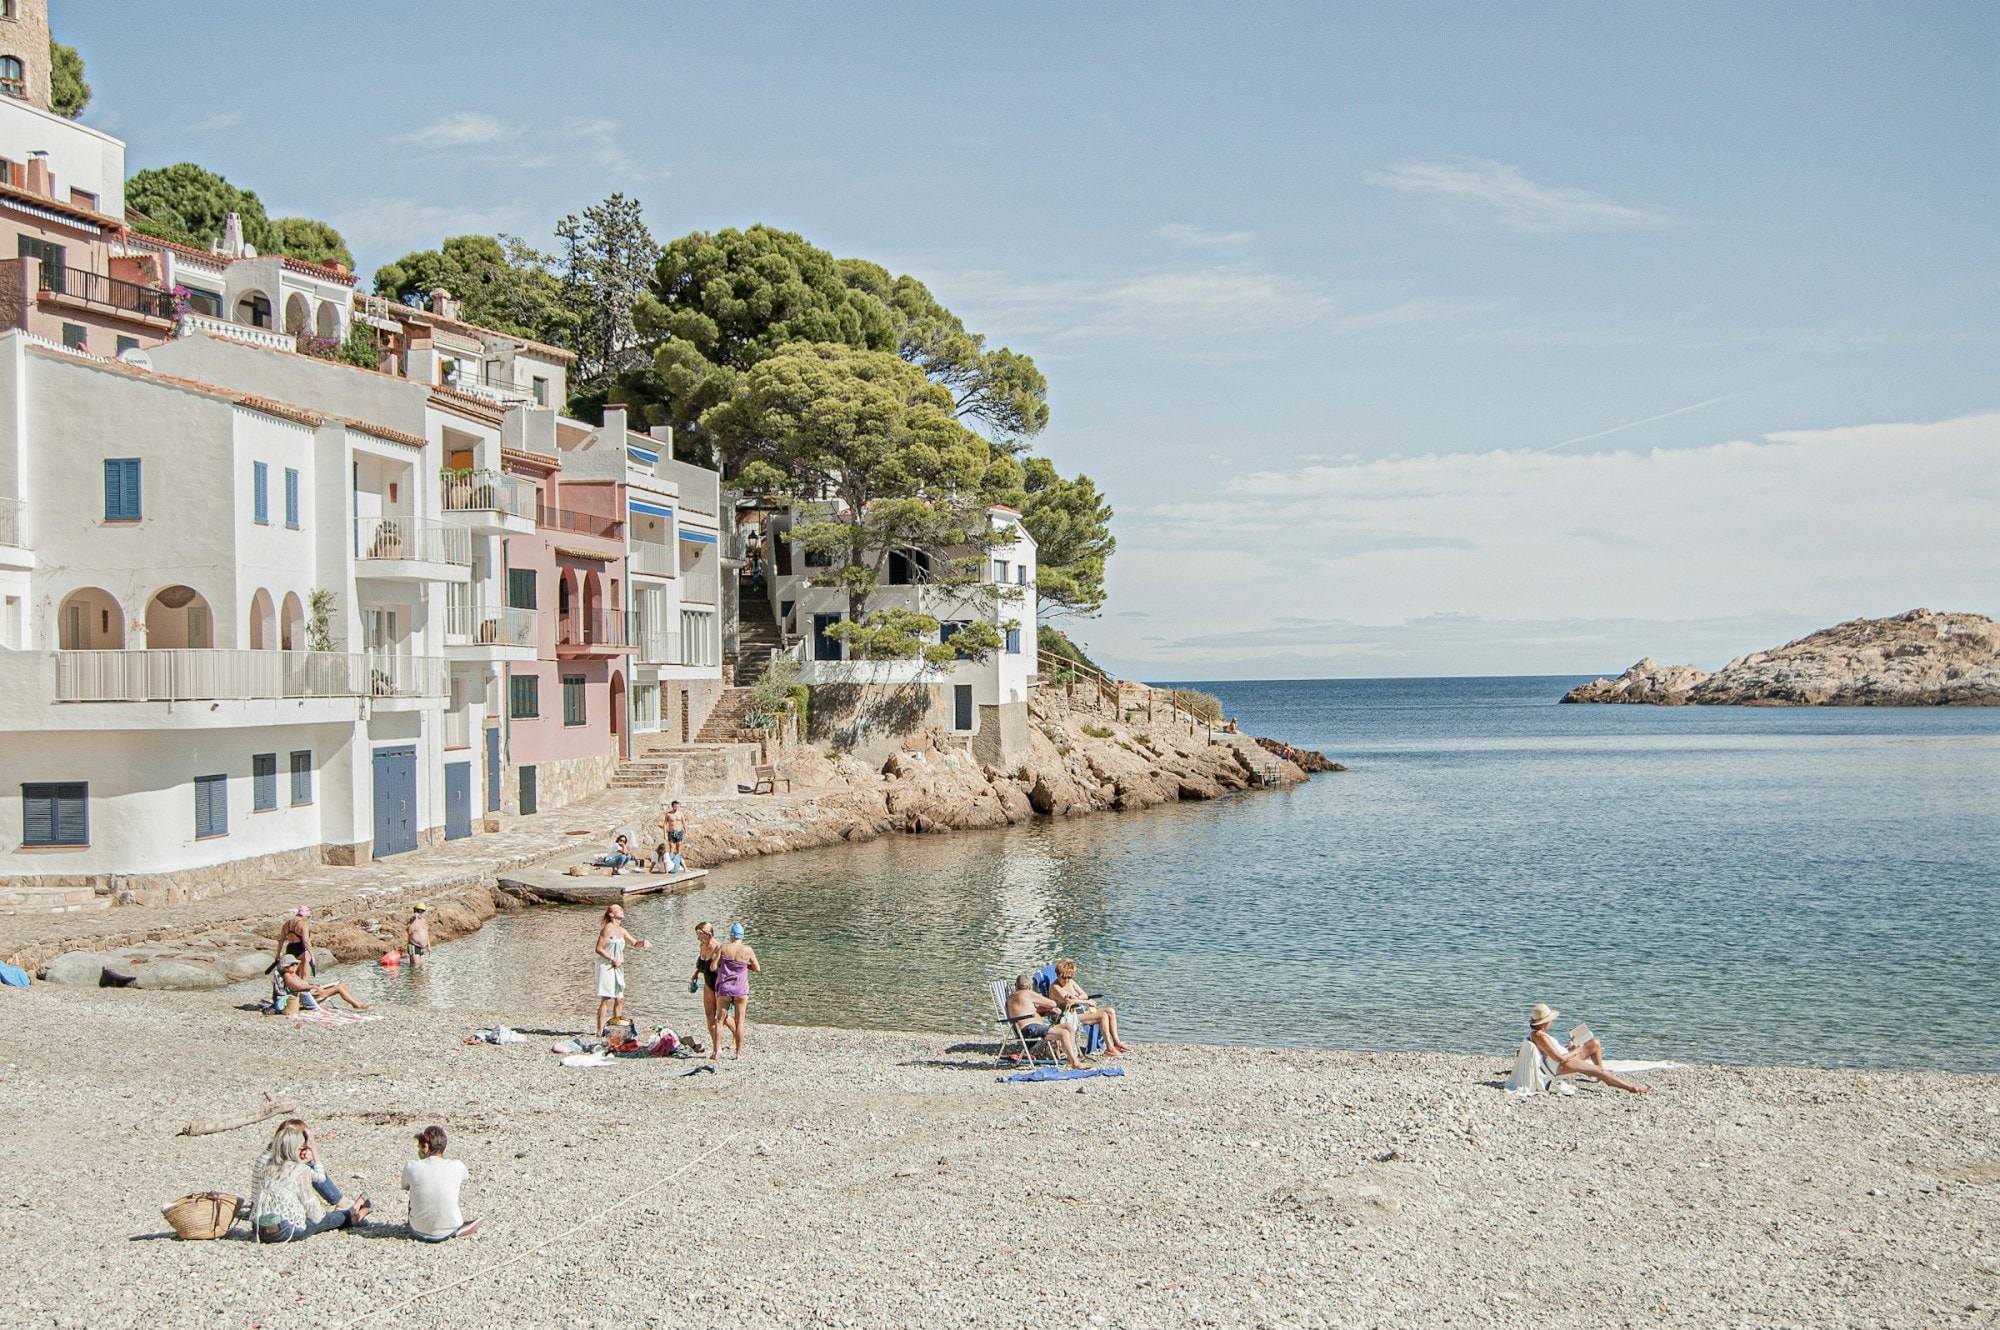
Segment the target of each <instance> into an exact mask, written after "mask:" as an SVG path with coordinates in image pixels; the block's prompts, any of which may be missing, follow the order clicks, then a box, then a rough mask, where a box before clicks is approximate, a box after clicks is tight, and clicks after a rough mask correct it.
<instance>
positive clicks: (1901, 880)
mask: <svg viewBox="0 0 2000 1330" xmlns="http://www.w3.org/2000/svg"><path fill="white" fill-rule="evenodd" d="M1580 681H1581V680H1580V679H1577V678H1569V677H1534V678H1519V677H1516V678H1488V679H1334V680H1285V681H1268V682H1266V681H1259V682H1242V681H1227V680H1223V681H1214V682H1208V683H1201V684H1197V685H1195V686H1197V687H1200V688H1202V689H1204V690H1206V691H1208V692H1211V693H1214V694H1216V695H1217V696H1219V697H1220V698H1221V699H1222V702H1223V705H1224V707H1225V709H1226V711H1227V713H1228V714H1229V715H1231V716H1233V717H1235V718H1236V719H1237V721H1238V722H1239V723H1240V725H1241V726H1242V727H1243V728H1244V729H1246V730H1249V731H1251V732H1252V733H1257V734H1265V735H1270V736H1274V737H1277V738H1281V739H1283V740H1285V741H1287V742H1289V743H1293V744H1297V745H1299V746H1301V747H1307V748H1314V749H1318V750H1321V751H1323V752H1325V753H1326V754H1327V755H1328V756H1329V757H1331V758H1334V759H1335V760H1337V761H1339V762H1341V763H1343V764H1345V765H1346V767H1347V770H1346V771H1343V772H1337V773H1330V774H1325V775H1320V776H1315V777H1314V778H1313V779H1312V780H1311V781H1310V782H1309V783H1307V784H1305V785H1301V786H1299V787H1297V788H1294V789H1291V790H1287V791H1282V792H1258V793H1251V794H1246V795H1239V796H1235V797H1229V798H1224V799H1218V800H1215V801H1212V802H1208V803H1199V804H1180V805H1175V806H1170V807H1167V808H1162V809H1155V810H1152V811H1148V812H1142V813H1131V814H1119V815H1113V814H1106V815H1101V816H1095V817H1086V818H1080V819H1074V820H1070V821H1065V822H1051V821H1048V820H1045V819H1038V820H1037V821H1035V822H1034V823H1032V824H1029V825H1025V826H1019V827H1013V828H1008V829H1005V830H1000V831H990V832H968V833H960V834H953V835H944V836H900V837H895V838H892V839H886V840H880V841H874V842H869V843H865V844H860V845H853V846H842V847H837V848H832V849H826V850H816V851H810V852H805V853H800V854H793V855H786V856H779V857H775V858H768V859H760V860H755V861H751V862H748V863H739V864H732V865H727V866H724V867H722V868H719V869H717V870H716V871H715V872H714V873H713V874H712V875H711V876H710V878H709V879H708V881H707V884H706V886H705V887H704V888H703V889H701V890H698V891H695V892H692V893H690V894H688V895H686V896H681V897H672V898H665V899H648V900H642V901H638V902H636V903H635V904H634V905H633V906H632V907H631V909H630V911H629V920H628V922H629V924H630V926H631V928H632V930H633V931H634V932H635V933H636V934H638V935H639V936H642V937H649V938H651V939H654V940H655V942H656V945H655V947H654V948H653V949H652V950H650V951H645V952H636V953H633V954H632V960H631V963H630V971H629V972H630V983H631V1007H632V1010H633V1012H634V1014H635V1015H636V1016H638V1017H639V1018H640V1019H641V1020H642V1021H643V1022H646V1023H665V1024H669V1025H674V1026H677V1027H680V1028H687V1027H692V1026H697V1025H698V1011H699V1008H698V1005H697V999H695V998H694V997H692V996H690V995H689V994H688V991H687V979H688V975H689V972H690V970H691V969H692V964H693V951H694V944H693V937H692V929H693V926H694V924H695V923H696V921H698V920H703V919H706V920H711V921H713V922H715V923H716V924H718V925H727V924H729V923H733V922H741V923H742V924H743V925H744V927H745V929H746V931H747V934H748V937H749V940H750V941H751V943H752V944H753V945H754V947H755V948H756V950H757V953H758V956H759V959H760V961H761V963H762V965H763V973H762V974H761V975H760V976H759V977H758V980H757V983H756V991H755V997H754V999H753V1001H752V1004H751V1016H752V1020H753V1024H754V1022H756V1021H769V1022H777V1023H785V1024H801V1025H834V1026H845V1027H861V1028H879V1029H887V1030H921V1031H935V1032H937V1033H939V1034H952V1035H965V1036H968V1037H979V1038H984V1039H991V1038H992V1037H993V1036H994V1031H995V1023H994V1021H993V1011H992V1001H991V997H990V993H989V985H990V984H991V983H993V982H994V981H995V980H1001V979H1007V978H1011V977H1012V976H1013V975H1014V974H1016V973H1018V972H1021V971H1024V970H1028V969H1032V968H1034V967H1036V966H1039V965H1042V964H1044V963H1046V962H1048V961H1050V960H1052V959H1054V958H1056V957H1058V956H1068V957H1073V958H1074V959H1075V960H1076V961H1077V963H1078V966H1079V971H1080V976H1081V978H1082V981H1083V982H1084V984H1085V986H1086V987H1087V988H1089V989H1090V990H1091V991H1092V992H1094V993H1099V994H1103V995H1105V996H1106V999H1107V1000H1108V1001H1109V1002H1110V1003H1111V1004H1112V1005H1114V1006H1116V1007H1117V1008H1118V1010H1119V1021H1120V1027H1121V1033H1122V1034H1123V1035H1124V1037H1125V1038H1126V1039H1127V1041H1128V1042H1133V1043H1144V1042H1145V1041H1147V1040H1168V1041H1174V1042H1201V1043H1215V1044H1235V1045H1284V1046H1298V1047H1310V1048H1329V1049H1373V1050H1383V1051H1401V1050H1427V1051H1439V1052H1458V1053H1473V1054H1493V1055H1501V1056H1504V1055H1507V1054H1509V1053H1511V1051H1512V1049H1513V1048H1514V1047H1515V1045H1516V1044H1517V1043H1518V1042H1519V1040H1520V1038H1521V1037H1522V1035H1523V1033H1524V1026H1525V1019H1526V1012H1527V1010H1528V1008H1529V1007H1530V1006H1531V1005H1532V1004H1534V1003H1537V1002H1546V1003H1549V1004H1551V1005H1553V1006H1556V1007H1558V1008H1560V1009H1561V1011H1562V1013H1563V1015H1562V1019H1561V1020H1559V1021H1558V1022H1557V1025H1558V1028H1559V1029H1567V1028H1569V1026H1570V1024H1571V1023H1572V1022H1573V1021H1583V1022H1587V1023H1588V1024H1589V1025H1590V1026H1591V1028H1592V1029H1593V1030H1594V1031H1595V1032H1596V1033H1597V1034H1598V1035H1599V1037H1600V1038H1602V1039H1603V1040H1604V1041H1605V1043H1606V1045H1607V1047H1608V1050H1609V1052H1610V1055H1611V1056H1613V1057H1620V1056H1626V1057H1644V1058H1669V1059H1676V1060H1682V1061H1702V1062H1725V1063H1739V1064H1747V1065H1792V1066H1821V1067H1858V1068H1930V1069H1950V1070H1965V1071H2000V709H1945V708H1938V709H1914V708H1899V709H1889V708H1882V709H1873V708H1757V707H1646V706H1563V705H1558V702H1557V699H1559V698H1560V697H1561V696H1562V694H1563V693H1564V692H1565V691H1566V690H1567V689H1568V688H1570V687H1571V686H1573V685H1574V684H1576V683H1578V682H1580ZM558 815H559V814H558ZM595 920H596V916H595V913H594V912H593V911H589V910H584V909H545V910H534V911H527V912H522V913H518V914H511V915H505V916H502V917H500V918H498V919H496V920H494V921H493V922H492V923H491V924H489V925H488V926H487V927H486V928H485V929H484V930H482V931H481V932H480V933H479V934H477V935H475V936H473V937H471V938H468V939H465V940H463V941H460V942H455V943H452V944H450V945H449V946H446V947H444V948H442V949H441V950H440V951H439V952H438V954H437V956H436V957H435V958H434V960H433V963H432V964H431V965H429V966H428V967H426V968H425V969H424V970H423V971H422V972H420V973H416V974H403V973H398V974H390V973H387V972H384V971H382V970H380V969H379V968H375V967H366V966H357V967H347V970H348V977H350V978H352V979H353V980H354V981H355V982H358V983H359V984H361V985H362V986H363V987H364V989H365V990H366V994H367V995H372V996H375V997H379V998H383V999H385V1000H389V1001H397V1002H413V1003H421V1004H427V1005H433V1006H448V1007H478V1008H487V1009H493V1010H504V1009H505V1008H506V1007H507V1006H508V1005H509V1004H510V1003H514V1002H518V1001H520V1000H521V999H524V998H532V999H534V1000H536V1001H538V1002H554V1003H559V1004H566V1005H573V1006H574V1007H575V1008H576V1010H577V1012H578V1024H579V1026H581V1024H582V1023H583V1022H585V1021H587V1020H589V1019H590V1013H591V1011H592V1008H593V1006H594V1003H593V1000H592V993H593V988H592V984H593V974H592V958H591V948H592V945H593V943H594V940H595Z"/></svg>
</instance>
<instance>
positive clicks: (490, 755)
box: [486, 725, 500, 813]
mask: <svg viewBox="0 0 2000 1330" xmlns="http://www.w3.org/2000/svg"><path fill="white" fill-rule="evenodd" d="M486 811H487V812H489V813H497V812H499V811H500V727H499V726H498V725H495V726H494V727H493V728H492V729H490V730H488V731H486Z"/></svg>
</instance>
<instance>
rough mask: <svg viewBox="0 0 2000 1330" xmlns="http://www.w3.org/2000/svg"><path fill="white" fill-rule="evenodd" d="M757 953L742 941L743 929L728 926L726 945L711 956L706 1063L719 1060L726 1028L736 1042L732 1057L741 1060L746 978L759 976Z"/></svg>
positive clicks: (747, 989)
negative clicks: (712, 970)
mask: <svg viewBox="0 0 2000 1330" xmlns="http://www.w3.org/2000/svg"><path fill="white" fill-rule="evenodd" d="M763 972H764V971H763V967H762V966H760V965H758V964H757V953H756V952H754V951H752V950H750V944H749V943H748V942H745V941H744V940H743V925H742V924H731V925H730V926H729V941H727V942H725V943H723V944H722V946H721V947H720V948H718V949H717V951H716V953H715V1014H714V1015H713V1016H711V1017H710V1018H709V1024H708V1033H709V1037H710V1038H711V1039H713V1040H714V1045H713V1047H712V1048H711V1049H710V1051H709V1054H708V1060H709V1061H710V1062H715V1061H717V1060H719V1059H720V1058H721V1057H722V1030H723V1027H725V1026H726V1027H727V1028H728V1030H729V1032H730V1033H731V1034H732V1035H734V1036H735V1038H736V1056H737V1057H739V1058H740V1057H742V1056H743V1018H744V1014H745V1011H746V1009H747V1008H748V1007H749V1006H750V976H751V975H752V974H762V973H763Z"/></svg>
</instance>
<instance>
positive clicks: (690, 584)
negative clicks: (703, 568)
mask: <svg viewBox="0 0 2000 1330" xmlns="http://www.w3.org/2000/svg"><path fill="white" fill-rule="evenodd" d="M719 587H720V582H719V580H718V579H717V577H716V575H715V574H714V573H711V572H692V573H682V574H681V599H682V600H683V601H692V602H694V603H695V604H697V605H713V604H715V598H716V592H717V590H718V589H719Z"/></svg>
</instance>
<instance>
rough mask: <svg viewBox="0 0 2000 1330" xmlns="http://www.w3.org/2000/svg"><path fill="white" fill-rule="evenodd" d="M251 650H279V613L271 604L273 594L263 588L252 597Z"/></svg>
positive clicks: (259, 588) (258, 589)
mask: <svg viewBox="0 0 2000 1330" xmlns="http://www.w3.org/2000/svg"><path fill="white" fill-rule="evenodd" d="M250 649H251V650H252V651H276V650H277V649H278V611H277V610H276V609H275V608H274V607H273V606H272V604H271V593H270V592H268V591H266V590H265V589H264V588H263V587H258V588H257V594H256V595H254V596H252V597H250Z"/></svg>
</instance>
